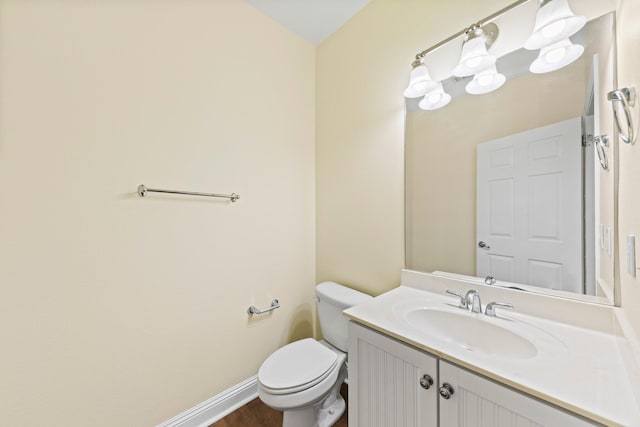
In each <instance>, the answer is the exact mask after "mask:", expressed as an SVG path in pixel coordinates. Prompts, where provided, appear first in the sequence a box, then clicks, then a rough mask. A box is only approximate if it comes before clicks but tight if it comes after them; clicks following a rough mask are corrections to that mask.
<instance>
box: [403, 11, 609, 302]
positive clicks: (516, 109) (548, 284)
mask: <svg viewBox="0 0 640 427" xmlns="http://www.w3.org/2000/svg"><path fill="white" fill-rule="evenodd" d="M609 10H612V9H609ZM576 13H577V11H576ZM585 15H586V14H585ZM587 16H588V18H589V19H590V20H589V22H588V23H587V25H586V26H585V27H584V28H583V29H582V30H581V31H580V32H579V33H577V34H576V35H574V36H573V37H571V40H572V41H573V42H575V43H580V44H582V45H583V46H584V47H585V50H584V53H583V55H582V56H581V57H580V58H579V59H578V60H577V61H576V62H574V63H572V64H570V65H568V66H566V67H564V68H562V69H560V70H557V71H554V72H550V73H545V74H531V73H529V72H528V67H529V64H530V63H531V62H532V60H533V59H535V58H536V56H537V54H538V52H537V51H533V52H532V51H526V50H524V49H520V50H516V51H514V52H512V53H510V54H507V55H505V56H503V57H500V58H499V59H498V62H497V67H498V70H499V71H500V72H501V73H503V74H505V75H506V76H507V81H506V83H505V84H504V85H503V86H502V87H501V88H499V89H498V90H496V91H494V92H491V93H488V94H485V95H468V94H466V93H464V85H465V84H466V83H467V82H468V81H469V80H470V78H471V77H466V78H462V79H460V78H448V79H446V80H444V81H443V86H444V88H445V90H446V91H448V92H449V93H450V94H451V95H452V98H453V100H452V101H451V102H450V103H449V104H448V105H447V106H445V107H444V108H441V109H438V110H433V111H424V110H420V109H419V108H417V103H418V101H419V99H408V100H407V114H406V132H405V138H406V140H405V150H406V168H405V174H406V176H405V178H406V196H405V204H406V206H405V212H406V239H405V241H406V257H405V259H406V268H408V269H411V270H417V271H425V272H439V273H438V274H443V275H449V276H457V277H458V278H465V279H467V280H472V281H478V282H485V278H486V276H493V277H494V278H495V280H496V282H495V285H499V286H509V287H513V288H518V289H522V290H526V291H535V292H543V293H550V294H554V295H560V296H564V297H569V298H578V299H584V300H589V301H594V302H601V303H608V304H613V302H614V294H615V292H614V260H615V252H614V251H615V232H616V226H615V194H616V185H617V184H616V172H615V170H616V167H617V158H616V145H615V144H614V137H613V135H615V132H614V129H613V121H612V117H611V107H610V106H609V105H608V103H607V100H606V94H607V92H608V91H610V90H613V89H614V88H615V85H616V81H615V76H616V71H615V57H616V56H615V55H616V53H615V33H614V30H615V15H614V13H613V12H611V13H606V14H604V15H598V16H597V17H595V18H594V17H593V15H591V16H589V15H587ZM526 24H527V25H529V24H530V23H526ZM523 25H524V24H523ZM501 36H503V34H502V33H501ZM602 135H607V136H608V141H607V140H606V138H605V137H603V136H602ZM603 158H604V159H603ZM523 162H524V163H523ZM605 164H606V166H607V168H606V169H605V168H604V165H605ZM540 167H542V169H541V168H540ZM545 168H546V169H545Z"/></svg>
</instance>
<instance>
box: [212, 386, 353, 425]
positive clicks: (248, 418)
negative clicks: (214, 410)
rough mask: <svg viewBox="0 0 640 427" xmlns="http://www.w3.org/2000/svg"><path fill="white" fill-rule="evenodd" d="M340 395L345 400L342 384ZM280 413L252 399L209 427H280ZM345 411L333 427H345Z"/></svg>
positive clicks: (345, 395) (345, 387) (345, 394)
mask: <svg viewBox="0 0 640 427" xmlns="http://www.w3.org/2000/svg"><path fill="white" fill-rule="evenodd" d="M340 394H341V395H342V397H344V400H347V385H346V384H343V385H342V388H341V389H340ZM281 426H282V412H280V411H276V410H274V409H271V408H269V407H268V406H267V405H265V404H264V403H262V401H261V400H260V399H254V400H252V401H251V402H249V403H247V404H246V405H244V406H243V407H241V408H239V409H237V410H236V411H234V412H232V413H230V414H229V415H227V416H226V417H224V418H223V419H221V420H220V421H216V422H215V423H213V424H211V425H210V426H209V427H281ZM347 426H348V424H347V410H345V411H344V414H342V417H340V419H339V420H338V422H337V423H335V424H334V427H347Z"/></svg>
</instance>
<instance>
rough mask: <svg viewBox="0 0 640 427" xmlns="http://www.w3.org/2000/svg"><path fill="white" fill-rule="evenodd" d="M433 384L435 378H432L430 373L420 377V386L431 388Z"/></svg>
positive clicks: (426, 388)
mask: <svg viewBox="0 0 640 427" xmlns="http://www.w3.org/2000/svg"><path fill="white" fill-rule="evenodd" d="M432 385H433V378H431V376H430V375H427V374H425V375H423V376H422V378H420V387H422V388H423V389H425V390H429V389H430V388H431V386H432Z"/></svg>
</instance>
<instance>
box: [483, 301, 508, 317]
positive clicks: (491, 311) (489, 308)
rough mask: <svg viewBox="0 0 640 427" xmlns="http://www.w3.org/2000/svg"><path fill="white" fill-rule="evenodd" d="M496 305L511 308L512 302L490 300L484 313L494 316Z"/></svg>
mask: <svg viewBox="0 0 640 427" xmlns="http://www.w3.org/2000/svg"><path fill="white" fill-rule="evenodd" d="M496 307H502V308H513V304H508V303H504V302H490V303H489V304H487V308H485V310H484V314H485V315H487V316H490V317H496Z"/></svg>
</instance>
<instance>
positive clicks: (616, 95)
mask: <svg viewBox="0 0 640 427" xmlns="http://www.w3.org/2000/svg"><path fill="white" fill-rule="evenodd" d="M607 99H608V100H609V101H611V105H612V106H613V117H614V119H615V120H614V121H615V124H616V128H618V133H619V135H620V139H622V141H623V142H625V143H627V144H633V143H634V142H635V141H636V135H635V130H634V126H633V119H632V118H631V107H633V106H634V105H635V104H636V89H635V88H634V87H625V88H622V89H616V90H613V91H611V92H609V93H608V94H607ZM616 103H619V104H620V105H621V106H622V112H623V113H624V122H623V119H622V118H621V117H620V116H621V115H620V112H619V111H618V108H616ZM625 128H626V132H625Z"/></svg>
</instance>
